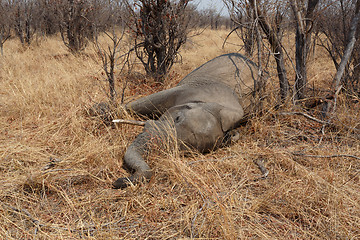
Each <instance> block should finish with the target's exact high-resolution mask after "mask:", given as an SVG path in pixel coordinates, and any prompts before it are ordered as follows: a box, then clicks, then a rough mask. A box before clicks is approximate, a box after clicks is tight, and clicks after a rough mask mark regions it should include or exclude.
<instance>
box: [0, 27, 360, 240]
mask: <svg viewBox="0 0 360 240" xmlns="http://www.w3.org/2000/svg"><path fill="white" fill-rule="evenodd" d="M226 34H227V32H226V31H210V30H207V31H205V32H204V34H203V35H201V36H199V37H195V38H194V39H192V41H191V42H189V44H188V45H187V46H186V48H185V49H184V50H183V52H182V56H183V63H182V64H178V65H175V66H174V69H173V70H174V71H173V72H172V73H171V75H170V78H169V80H168V81H167V83H166V84H165V86H166V87H167V86H171V85H174V84H175V83H176V82H177V81H179V80H180V79H181V77H183V76H184V75H186V74H187V73H188V72H189V71H191V70H192V69H194V68H195V67H197V66H199V65H200V64H201V63H203V62H205V61H206V60H209V59H211V58H213V57H215V56H217V55H219V54H222V53H225V52H231V51H235V50H236V46H234V45H227V48H226V49H225V50H224V49H221V45H222V41H223V38H224V37H225V36H226ZM231 41H232V42H236V38H234V39H232V40H231ZM291 51H292V50H291V49H289V52H291ZM311 61H312V64H310V69H309V72H310V73H309V77H310V81H313V82H315V83H316V86H319V87H323V88H326V85H327V84H328V83H329V79H331V74H333V68H332V63H331V62H330V60H329V59H327V58H326V57H325V55H324V53H321V52H318V53H317V55H316V56H315V57H314V58H313V59H312V60H311ZM0 66H1V72H0V74H1V75H0V111H1V114H0V118H1V119H0V139H1V141H0V185H1V187H0V238H1V239H78V238H88V239H190V238H202V239H209V238H210V239H360V230H359V229H360V206H359V203H360V191H359V189H360V184H359V171H360V159H359V158H355V157H353V156H360V145H359V137H356V136H355V135H354V134H352V133H351V132H350V131H349V128H351V127H356V126H357V125H358V124H359V120H360V116H359V115H360V113H359V103H349V101H348V100H347V99H346V98H345V97H344V96H342V95H341V96H340V99H339V102H338V106H337V117H336V118H334V123H335V126H333V127H332V128H331V129H329V128H326V129H325V132H324V134H322V132H321V129H322V125H321V124H320V123H316V122H312V121H310V120H308V119H307V118H305V117H303V116H297V115H286V116H283V115H278V114H277V112H276V111H275V110H273V108H272V107H271V106H273V105H274V104H275V100H274V99H275V97H274V96H273V95H276V94H274V92H275V91H274V92H271V91H269V96H270V97H269V100H268V102H267V103H266V104H267V106H266V108H267V111H266V112H265V113H264V114H263V115H262V116H258V117H254V118H253V119H252V120H251V121H250V122H249V123H248V124H247V125H246V126H243V127H241V128H240V132H241V139H240V140H239V141H238V142H237V143H235V144H232V145H231V146H229V147H226V148H222V149H219V150H217V151H214V152H212V153H210V154H206V155H201V154H197V153H193V154H190V155H186V156H182V154H181V153H179V152H178V151H176V150H171V149H170V150H161V149H155V150H154V151H153V153H151V154H150V156H149V160H148V162H149V164H150V165H151V167H152V168H153V169H154V171H155V177H154V178H153V179H152V181H151V182H150V183H149V184H147V185H140V186H136V187H131V188H128V189H125V190H113V189H111V182H112V181H113V180H115V179H116V178H117V177H122V176H126V175H127V173H126V172H125V170H123V169H121V164H122V161H121V159H122V156H123V154H124V151H125V149H126V146H127V145H128V144H129V142H130V141H131V140H132V139H133V138H134V136H135V135H136V133H138V132H139V131H140V130H141V128H139V127H134V126H125V125H124V126H118V127H117V128H116V129H112V128H110V127H106V126H103V125H101V124H100V123H99V121H98V120H96V119H90V118H89V117H87V116H86V114H84V109H85V108H86V106H89V105H90V104H92V103H93V102H94V101H101V100H104V99H106V95H105V93H104V91H103V90H102V89H103V88H104V87H106V83H105V82H103V81H99V79H103V77H102V75H101V65H100V64H99V62H98V61H97V59H96V57H95V55H94V54H93V52H92V50H91V49H89V50H88V54H87V55H83V56H78V57H74V56H72V55H69V54H68V53H67V52H66V49H65V47H63V45H62V43H61V41H59V39H58V38H49V39H46V40H40V41H39V42H38V43H37V44H34V45H33V46H32V47H31V48H29V49H22V48H20V47H19V44H18V42H17V41H15V40H12V41H9V42H7V43H6V45H5V56H4V57H1V58H0ZM119 81H122V78H121V77H120V76H119ZM274 82H275V83H274ZM315 83H314V85H315ZM120 85H121V84H120V82H119V83H118V87H120ZM272 86H275V87H276V86H277V84H276V78H275V77H274V78H272V79H270V83H269V88H273V87H272ZM159 88H161V87H159V86H156V87H153V88H151V87H149V86H144V85H141V84H140V85H139V84H138V83H135V84H130V86H129V89H128V91H127V92H126V94H127V99H131V98H132V97H133V96H131V94H134V93H139V92H140V91H144V92H145V93H146V94H148V93H151V92H153V91H156V90H158V89H159ZM356 104H357V105H356ZM281 111H295V110H294V109H292V108H291V106H289V107H285V110H281ZM296 111H297V110H296ZM330 155H334V156H330ZM324 156H328V157H324ZM258 159H261V160H263V161H264V164H265V166H266V167H267V169H268V170H269V176H268V178H266V179H261V178H259V177H260V175H261V173H260V171H259V169H258V167H257V166H256V165H255V164H254V163H253V161H254V160H258Z"/></svg>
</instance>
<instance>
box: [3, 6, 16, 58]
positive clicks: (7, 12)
mask: <svg viewBox="0 0 360 240" xmlns="http://www.w3.org/2000/svg"><path fill="white" fill-rule="evenodd" d="M12 10H13V7H12V5H11V4H10V2H7V1H4V0H1V1H0V51H1V55H4V43H5V42H6V41H7V40H8V39H9V38H10V37H11V28H12V24H13V14H12Z"/></svg>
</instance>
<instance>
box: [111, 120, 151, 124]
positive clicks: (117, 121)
mask: <svg viewBox="0 0 360 240" xmlns="http://www.w3.org/2000/svg"><path fill="white" fill-rule="evenodd" d="M112 122H113V123H124V124H131V125H137V126H145V122H144V121H137V120H126V119H114V120H112Z"/></svg>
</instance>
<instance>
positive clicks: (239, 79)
mask: <svg viewBox="0 0 360 240" xmlns="http://www.w3.org/2000/svg"><path fill="white" fill-rule="evenodd" d="M260 79H261V78H259V72H258V68H257V66H256V65H255V64H254V63H253V62H252V61H250V60H249V59H247V58H246V57H244V56H242V55H240V54H238V53H230V54H225V55H221V56H219V57H216V58H214V59H213V60H211V61H209V62H207V63H205V64H203V65H202V66H200V67H199V68H197V69H196V70H194V71H193V72H191V73H190V74H188V75H187V76H186V77H185V78H184V79H182V80H181V81H180V83H179V84H178V85H177V86H176V87H174V88H171V89H168V90H164V91H161V92H158V93H154V94H151V95H149V96H146V97H143V98H140V99H138V100H136V101H134V102H131V103H129V104H127V105H126V106H125V108H126V110H128V111H132V112H134V113H135V114H137V115H139V116H144V117H147V118H149V119H152V120H148V121H146V123H145V127H144V129H143V132H142V133H140V134H139V135H138V136H137V137H136V139H135V140H134V141H133V142H132V143H131V144H130V146H129V147H128V148H127V150H126V152H125V156H124V163H125V165H126V166H127V167H128V168H129V169H130V170H132V171H133V172H134V173H133V175H131V176H130V177H124V178H119V179H117V180H116V181H115V182H114V183H113V187H114V188H125V187H127V186H129V185H130V184H136V183H138V182H140V181H142V180H149V179H150V178H151V176H152V171H151V169H150V167H149V166H148V164H147V163H146V162H145V160H144V156H145V155H146V153H147V152H148V151H149V148H150V144H151V143H154V142H156V141H158V142H159V141H161V140H162V139H166V138H168V137H169V136H170V135H173V136H174V137H175V139H177V140H176V141H178V142H177V144H178V146H180V148H181V149H187V148H192V149H196V150H199V151H200V152H207V151H210V150H212V149H215V148H217V147H219V146H221V145H222V144H223V142H224V141H226V139H227V137H228V135H229V132H230V131H231V130H233V129H235V128H237V127H238V126H239V124H240V123H241V122H242V121H243V119H244V118H245V117H246V116H248V115H249V114H250V113H251V112H252V111H253V109H254V107H255V105H256V102H257V99H258V97H256V96H257V94H256V93H257V92H258V90H259V89H260V87H261V84H260V83H261V82H263V81H260Z"/></svg>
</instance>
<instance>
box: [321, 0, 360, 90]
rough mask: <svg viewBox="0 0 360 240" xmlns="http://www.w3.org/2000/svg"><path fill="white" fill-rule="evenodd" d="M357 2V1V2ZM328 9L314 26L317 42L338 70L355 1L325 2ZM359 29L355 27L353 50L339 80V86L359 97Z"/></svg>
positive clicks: (347, 36) (345, 45)
mask: <svg viewBox="0 0 360 240" xmlns="http://www.w3.org/2000/svg"><path fill="white" fill-rule="evenodd" d="M357 2H358V1H357ZM327 3H328V5H329V7H328V8H326V9H325V10H324V11H323V14H322V15H321V16H320V17H319V20H318V21H319V24H317V25H316V31H317V32H318V38H317V42H318V44H319V45H320V46H321V47H323V48H324V49H325V50H326V51H327V53H328V54H329V56H330V57H331V59H332V61H333V63H334V66H335V68H336V69H337V70H338V69H339V67H340V61H341V59H342V56H343V55H344V53H345V51H346V47H347V44H348V41H349V40H350V39H349V36H350V35H349V34H350V30H351V21H352V19H353V18H354V17H355V12H356V9H358V8H359V7H356V5H355V4H356V2H355V1H344V0H340V1H334V0H328V1H327ZM358 4H359V3H358ZM359 36H360V27H359V26H358V27H357V33H356V36H355V38H356V39H357V40H356V42H355V43H354V50H353V51H352V53H351V56H350V59H349V61H348V63H347V64H346V66H345V71H344V75H343V77H342V78H341V84H342V85H343V86H344V87H345V89H347V90H348V91H349V92H352V93H355V94H357V95H358V96H359V95H360V41H359Z"/></svg>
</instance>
